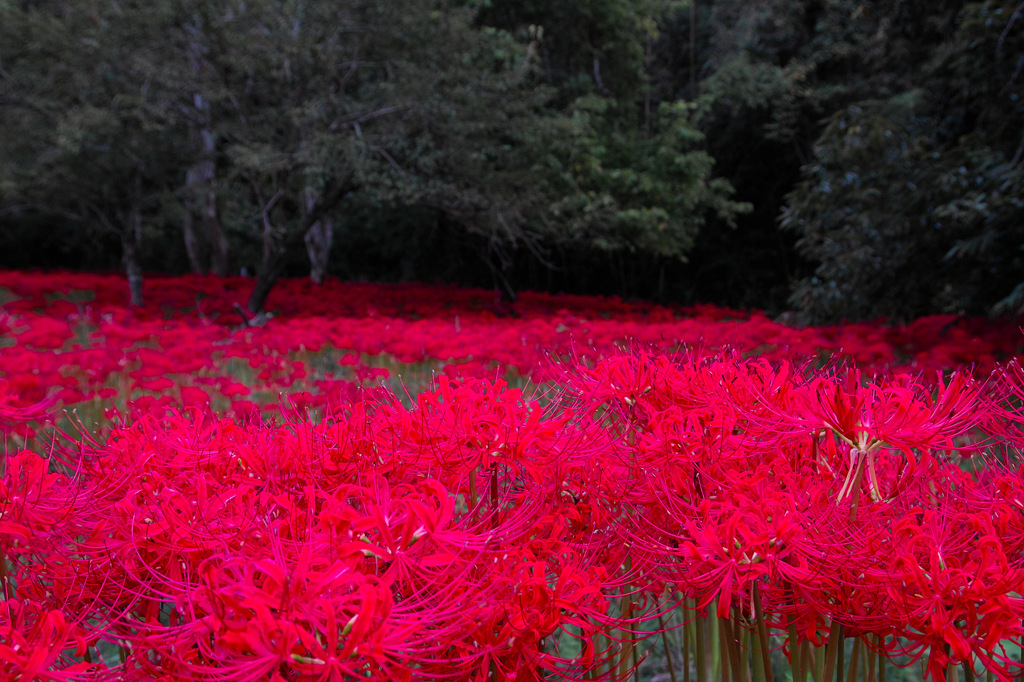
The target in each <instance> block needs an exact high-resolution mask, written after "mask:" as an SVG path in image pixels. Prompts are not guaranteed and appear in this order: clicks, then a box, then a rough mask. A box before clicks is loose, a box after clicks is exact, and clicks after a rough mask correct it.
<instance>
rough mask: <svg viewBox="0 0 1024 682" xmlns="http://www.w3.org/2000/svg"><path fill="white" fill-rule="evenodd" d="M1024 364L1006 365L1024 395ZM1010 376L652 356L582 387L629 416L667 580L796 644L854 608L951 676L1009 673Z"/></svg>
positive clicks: (630, 522)
mask: <svg viewBox="0 0 1024 682" xmlns="http://www.w3.org/2000/svg"><path fill="white" fill-rule="evenodd" d="M1020 376H1021V375H1020V371H1019V368H1017V367H1016V366H1015V365H1011V366H1009V367H1008V371H1007V373H1006V377H1008V378H1009V381H1010V383H1011V384H1012V385H1016V386H1018V389H1017V391H1018V394H1019V391H1020V389H1019V386H1020V385H1021V384H1020V383H1019V378H1020ZM998 384H999V382H997V381H993V382H991V383H987V382H981V381H979V380H976V379H974V378H972V377H971V376H970V375H969V374H966V373H955V374H953V375H952V376H950V377H947V378H942V377H938V378H937V379H935V380H934V381H931V382H927V383H925V382H923V381H922V380H921V378H920V377H915V376H911V375H907V374H897V375H890V376H886V377H883V378H877V377H876V378H874V379H872V380H866V379H864V378H863V377H861V376H860V375H859V374H858V373H857V372H856V371H853V370H849V371H835V372H829V373H821V372H819V373H811V374H810V375H807V374H805V373H802V372H796V371H793V369H792V368H791V367H790V366H788V365H787V364H785V363H769V362H767V361H764V360H752V359H746V360H744V359H742V358H738V357H735V356H732V357H729V356H721V355H719V356H711V357H705V358H699V359H691V360H689V361H687V362H684V363H682V364H675V363H672V362H670V361H668V360H667V359H666V358H665V357H663V356H651V355H646V354H639V355H633V356H624V357H618V358H609V359H608V360H605V361H602V362H601V363H599V364H598V365H597V366H596V367H595V368H594V369H593V370H589V371H586V372H584V373H583V374H582V375H581V377H580V378H579V379H577V381H576V392H577V395H578V409H579V411H580V413H589V414H591V415H593V417H592V418H593V419H594V420H595V422H601V423H605V424H608V423H612V424H614V428H615V429H616V432H617V434H618V438H617V439H616V440H615V442H614V448H613V449H612V450H611V451H609V452H607V453H606V454H605V462H606V464H605V466H607V467H610V468H612V469H614V470H616V471H615V473H614V474H613V475H610V476H609V477H608V480H609V481H611V482H613V483H614V485H615V487H614V488H613V489H609V490H608V491H607V492H606V495H607V497H608V500H609V502H610V501H612V500H614V501H615V503H616V505H617V506H618V508H620V509H621V515H620V516H619V518H618V520H617V522H616V524H615V526H614V528H615V532H617V533H619V534H621V538H622V543H623V545H624V546H628V547H630V550H631V553H632V558H633V565H634V566H636V567H642V568H641V572H642V574H643V575H645V576H647V577H648V579H650V580H651V581H652V583H651V584H652V585H655V586H659V587H660V586H661V585H669V586H671V587H672V589H674V590H675V591H676V592H678V593H680V594H682V595H684V596H686V597H688V598H690V599H692V600H694V602H695V603H696V604H697V607H698V608H699V609H704V608H706V607H708V605H710V604H712V602H716V603H717V613H718V615H719V616H720V617H723V618H731V619H736V620H738V621H739V622H742V623H750V622H752V621H753V619H754V614H755V613H758V614H760V613H763V614H764V619H765V620H766V621H767V624H768V627H769V628H770V629H774V630H776V631H777V632H779V633H780V634H788V637H789V642H788V644H787V646H788V649H789V651H793V650H794V648H795V647H796V646H797V645H798V644H799V643H800V641H809V642H810V643H811V644H812V645H814V646H820V645H823V644H824V643H825V640H826V638H827V637H828V635H829V633H830V629H834V628H835V627H836V626H838V625H842V626H843V627H844V628H845V633H846V636H848V637H856V638H860V639H861V640H862V641H863V642H864V643H866V644H868V645H870V646H872V647H873V648H875V649H876V650H878V651H879V652H880V653H882V654H888V655H896V654H899V655H907V654H909V655H912V656H914V657H920V656H922V655H926V656H927V670H928V672H929V674H930V676H931V678H932V679H934V680H944V679H945V671H946V669H947V666H948V665H949V664H950V663H954V664H962V663H965V662H966V663H967V664H968V665H970V666H974V665H976V664H977V665H979V666H983V667H984V668H985V669H987V670H989V671H991V672H992V673H993V674H995V675H996V676H997V677H999V678H1000V679H1011V678H1012V677H1013V676H1014V675H1015V674H1017V673H1018V671H1019V668H1020V665H1021V664H1020V662H1019V661H1017V660H1013V659H1011V658H1010V656H1009V653H1008V649H1007V644H1008V642H1010V641H1019V640H1020V637H1021V636H1022V635H1024V623H1022V618H1024V597H1022V595H1021V586H1022V585H1024V459H1022V458H1021V456H1020V453H1021V446H1022V445H1024V441H1022V440H1021V433H1020V431H1019V427H1020V424H1021V416H1022V415H1021V413H1020V410H1019V407H1016V406H1017V405H1019V402H1018V401H1014V400H1009V401H1008V400H1007V394H1006V392H1005V390H1003V391H1000V390H999V389H998V388H997V386H998ZM611 415H614V417H612V416H611ZM972 456H973V457H972ZM968 457H971V459H967V458H968ZM755 586H756V587H757V590H755V589H754V588H755ZM755 600H756V601H757V603H755ZM1011 648H1012V647H1011Z"/></svg>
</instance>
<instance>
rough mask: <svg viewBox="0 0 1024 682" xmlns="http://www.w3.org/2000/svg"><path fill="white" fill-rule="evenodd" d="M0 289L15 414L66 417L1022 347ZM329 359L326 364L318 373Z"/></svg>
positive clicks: (1009, 341)
mask: <svg viewBox="0 0 1024 682" xmlns="http://www.w3.org/2000/svg"><path fill="white" fill-rule="evenodd" d="M0 287H2V288H3V289H4V290H6V292H7V293H8V295H9V300H6V302H4V303H3V304H2V305H0V333H3V335H4V336H5V337H7V338H8V339H10V340H11V341H13V342H14V344H15V345H14V346H11V347H7V348H4V350H3V353H0V374H2V376H4V377H5V379H6V381H7V382H8V384H7V386H8V388H9V390H10V393H11V395H14V396H17V397H18V399H19V400H21V401H23V402H24V403H26V404H31V403H37V402H40V401H44V400H45V399H46V398H47V397H48V396H50V395H52V394H53V393H54V392H56V393H57V394H58V395H59V398H60V401H61V403H63V404H64V405H65V406H73V405H75V404H78V403H81V402H88V401H95V400H99V401H101V402H102V401H104V400H106V399H107V398H110V397H112V396H117V395H121V396H124V395H131V396H134V397H136V398H137V397H141V396H151V398H147V400H149V401H150V402H151V403H152V402H153V401H156V403H157V405H156V406H161V405H174V406H177V407H182V406H188V405H203V404H205V403H207V402H211V401H212V402H214V403H215V404H217V405H220V406H222V407H230V406H233V407H234V408H235V411H236V412H237V413H238V414H250V413H252V412H253V411H254V410H255V409H257V408H258V409H259V410H260V411H262V412H263V413H264V414H265V415H267V414H268V410H274V409H277V404H278V402H279V400H278V396H279V395H280V394H282V393H284V394H301V393H305V394H308V395H307V396H306V397H305V398H304V399H303V401H304V405H305V406H306V407H312V408H318V409H325V408H326V407H327V406H329V405H336V404H343V403H347V402H350V401H351V400H352V399H354V398H356V397H357V396H358V395H359V392H360V387H363V386H373V385H377V384H379V382H380V380H381V379H382V378H385V377H387V376H388V374H389V370H388V369H386V368H382V367H380V366H374V364H375V363H373V362H370V361H369V357H370V356H376V355H379V354H386V355H388V356H390V357H391V358H394V359H395V360H397V361H398V362H400V363H428V364H429V365H430V366H431V367H432V368H433V369H435V370H437V371H444V372H445V373H447V374H448V375H449V376H451V377H453V378H455V377H461V378H472V377H482V378H486V377H490V378H493V377H494V376H495V375H496V374H497V375H499V376H500V375H502V374H504V373H505V372H507V371H508V370H510V369H511V370H514V371H516V372H517V373H518V374H519V375H520V376H524V377H529V378H531V379H533V380H534V381H537V382H544V381H548V380H551V379H557V378H558V377H557V372H553V371H552V365H551V362H550V358H551V357H555V358H559V359H563V360H570V359H575V360H578V361H580V362H584V363H588V364H590V363H593V362H596V361H597V360H600V359H601V358H604V357H608V356H610V355H614V354H617V353H621V352H622V348H623V347H624V345H623V344H625V343H627V342H630V343H638V344H643V345H645V346H646V347H649V348H656V349H659V350H662V351H664V352H669V353H673V352H677V351H678V349H680V348H682V347H684V346H699V347H701V348H703V349H705V350H706V351H707V352H714V351H717V350H718V349H721V348H726V347H728V348H733V349H738V350H740V351H743V352H756V353H757V354H758V355H759V356H760V357H763V358H767V359H772V360H782V359H789V358H810V357H816V356H819V355H821V354H822V353H827V354H833V355H835V354H839V355H842V356H845V357H849V358H852V359H853V360H854V361H856V363H857V364H858V366H860V367H861V368H862V369H863V370H865V371H870V370H874V369H878V368H899V367H902V368H905V369H907V370H910V371H915V372H925V373H928V372H934V371H938V370H944V369H947V368H951V367H958V366H962V365H965V364H971V365H974V366H975V367H976V368H977V370H978V371H979V372H981V373H988V372H989V371H991V369H992V368H993V367H994V366H995V363H996V361H997V360H999V359H1004V358H1007V357H1011V356H1013V355H1015V354H1016V353H1018V352H1020V350H1021V346H1022V344H1021V340H1022V337H1021V335H1020V333H1019V331H1018V330H1017V329H1016V328H1015V327H1014V326H1013V325H1012V324H1010V323H1007V322H991V321H986V320H978V319H958V318H956V317H953V316H936V317H930V318H924V319H921V320H918V321H916V322H914V323H913V324H911V325H908V326H904V327H895V326H887V325H883V324H878V323H872V324H851V325H842V326H832V327H807V328H802V329H797V328H793V327H789V326H786V325H783V324H779V323H776V322H773V321H771V320H769V319H768V318H766V317H765V316H764V315H761V314H759V313H747V312H742V311H735V310H729V309H725V308H718V307H714V306H692V307H689V308H669V307H664V306H658V305H653V304H643V303H625V302H623V301H621V300H618V299H609V298H599V297H583V296H554V295H547V294H537V293H531V292H525V293H523V294H522V295H521V296H520V298H519V300H518V301H517V302H516V304H515V310H516V313H517V316H516V317H512V316H508V315H504V316H503V315H500V314H499V312H498V309H497V307H496V306H495V304H494V294H493V292H486V291H480V290H472V289H453V288H450V287H429V286H422V285H411V284H409V285H381V284H353V283H342V282H337V281H334V280H329V281H328V282H325V283H324V284H323V285H321V286H319V287H317V286H313V285H311V284H309V282H308V280H285V281H282V282H281V283H280V285H279V286H278V287H277V288H275V289H274V291H273V293H272V294H271V297H270V300H269V303H268V308H269V309H270V310H272V311H274V313H275V316H274V317H272V318H271V319H270V320H269V321H268V322H267V324H266V325H265V326H262V327H247V326H243V324H244V323H245V320H244V319H243V317H242V316H240V315H239V314H238V313H237V312H236V308H235V306H237V305H238V304H239V303H240V302H242V301H244V300H245V298H246V296H247V295H248V292H249V289H250V287H251V280H247V279H245V278H224V279H221V278H212V277H188V276H186V277H163V278H161V277H152V278H149V279H147V287H148V291H147V301H148V304H147V306H146V307H145V308H142V309H133V310H131V311H129V310H126V309H125V308H124V306H123V304H124V300H123V299H124V296H123V287H124V283H123V280H122V279H121V278H119V277H117V276H104V275H87V274H81V273H74V274H73V273H46V274H43V273H22V272H2V273H0ZM331 349H336V350H337V351H338V353H339V355H340V360H341V362H340V363H334V364H332V365H331V366H327V367H325V366H323V365H322V364H319V362H320V361H319V360H318V358H320V357H321V356H322V355H323V353H324V351H327V350H331ZM342 354H343V355H342ZM377 364H379V363H377Z"/></svg>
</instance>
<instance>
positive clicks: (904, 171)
mask: <svg viewBox="0 0 1024 682" xmlns="http://www.w3.org/2000/svg"><path fill="white" fill-rule="evenodd" d="M1022 31H1024V3H1020V4H1018V2H1017V0H1014V1H1012V2H1011V1H1008V0H1002V1H998V0H993V1H990V2H975V3H968V2H959V1H953V0H935V1H931V2H923V1H921V0H905V1H899V0H883V1H879V2H871V3H863V2H853V1H851V0H820V1H816V2H811V1H808V2H790V1H783V0H755V1H749V0H743V1H741V0H695V1H694V2H692V3H685V2H668V1H663V0H633V1H628V0H591V1H589V2H541V1H540V0H463V1H461V2H435V1H432V0H404V1H402V2H398V1H397V0H379V1H374V2H368V1H365V0H342V1H338V2H326V0H294V1H289V2H269V1H268V0H248V1H246V2H239V1H237V0H232V1H228V0H213V1H204V2H194V1H191V0H171V1H168V2H161V3H142V2H126V1H121V2H118V1H114V0H78V1H76V2H74V3H67V2H57V1H50V0H24V1H21V2H14V1H12V0H0V266H3V267H8V268H10V267H15V268H37V267H43V268H53V267H62V268H75V269H96V270H111V269H115V268H116V269H119V270H121V271H123V272H124V274H125V276H126V278H127V282H128V286H127V287H126V290H127V291H129V292H130V298H131V301H132V302H134V303H139V302H141V301H142V300H143V297H144V295H145V294H144V292H145V287H144V278H145V273H147V272H169V273H175V272H186V271H193V272H198V273H209V274H210V275H213V276H216V275H224V274H229V273H234V274H237V273H239V272H245V273H247V274H250V275H252V276H253V278H254V282H253V283H254V286H253V292H252V295H251V297H250V300H249V308H250V310H251V311H253V312H257V311H259V310H260V309H261V308H262V307H263V304H264V301H265V298H266V294H267V292H269V291H270V288H271V287H272V286H273V284H274V282H275V281H276V280H277V278H279V277H280V276H282V275H285V274H288V275H299V274H308V275H309V276H310V277H312V278H313V279H314V280H317V281H319V280H322V278H323V277H325V276H328V275H331V276H337V277H341V278H345V279H357V280H375V281H402V280H419V281H426V282H434V281H444V282H455V283H461V284H472V285H482V286H487V287H493V288H495V289H496V290H497V291H499V292H501V293H502V295H503V296H504V297H505V298H506V299H514V298H515V295H516V292H518V291H521V290H524V289H541V290H548V291H555V292H558V291H563V292H578V293H584V292H585V293H600V294H617V295H620V296H623V297H628V298H650V299H656V300H661V301H672V302H682V303H691V302H697V301H706V302H715V303H719V304H724V305H730V306H734V307H750V308H761V309H765V310H768V311H770V312H772V313H781V312H783V311H794V313H795V314H796V318H797V319H799V320H805V321H828V320H839V319H863V318H875V317H879V316H884V317H889V318H893V319H907V318H911V317H914V316H918V315H922V314H928V313H955V314H996V315H998V314H1018V313H1020V312H1021V310H1022V309H1024V267H1022V265H1024V262H1022V259H1024V253H1022V247H1024V204H1022V198H1024V186H1022V184H1024V166H1022V162H1024V102H1022V100H1021V95H1022V89H1024V74H1022V71H1024V40H1022V37H1024V33H1022ZM126 300H127V297H126Z"/></svg>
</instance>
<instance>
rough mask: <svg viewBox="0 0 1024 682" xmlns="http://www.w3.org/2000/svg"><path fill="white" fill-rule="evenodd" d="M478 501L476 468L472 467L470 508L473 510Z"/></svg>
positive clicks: (470, 474) (470, 475) (470, 473)
mask: <svg viewBox="0 0 1024 682" xmlns="http://www.w3.org/2000/svg"><path fill="white" fill-rule="evenodd" d="M477 501H478V498H477V495H476V468H473V469H470V471H469V509H470V511H472V510H473V509H476V503H477Z"/></svg>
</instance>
